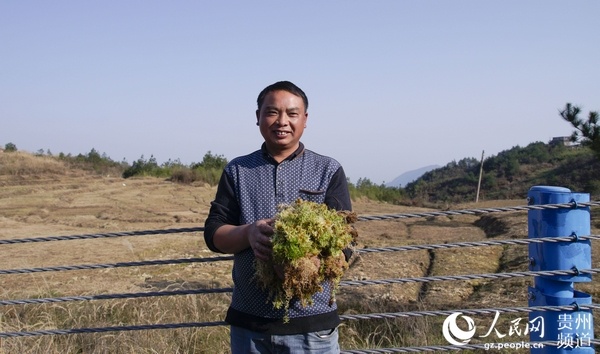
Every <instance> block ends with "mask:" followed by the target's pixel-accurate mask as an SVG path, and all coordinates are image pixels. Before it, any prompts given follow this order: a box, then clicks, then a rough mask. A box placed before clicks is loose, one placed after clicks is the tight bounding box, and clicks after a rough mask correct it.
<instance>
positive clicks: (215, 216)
mask: <svg viewBox="0 0 600 354" xmlns="http://www.w3.org/2000/svg"><path fill="white" fill-rule="evenodd" d="M239 220H240V207H239V204H238V201H237V198H236V196H235V192H234V189H233V183H232V181H231V179H230V178H229V176H228V175H227V173H225V172H223V174H222V175H221V179H220V180H219V186H218V187H217V194H216V195H215V200H214V201H212V202H211V203H210V211H209V213H208V217H207V218H206V221H205V222H204V241H205V242H206V245H207V246H208V248H209V249H210V250H211V251H213V252H219V253H224V252H222V251H221V250H219V249H218V248H217V247H216V246H215V243H214V240H213V238H214V235H215V231H217V229H218V228H219V227H221V226H223V225H239Z"/></svg>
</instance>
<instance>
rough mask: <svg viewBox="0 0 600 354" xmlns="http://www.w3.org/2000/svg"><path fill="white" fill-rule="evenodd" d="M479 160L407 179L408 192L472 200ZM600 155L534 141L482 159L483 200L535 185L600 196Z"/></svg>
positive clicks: (430, 199) (430, 198) (416, 197)
mask: <svg viewBox="0 0 600 354" xmlns="http://www.w3.org/2000/svg"><path fill="white" fill-rule="evenodd" d="M479 171H480V161H479V160H477V159H475V158H465V159H462V160H460V161H458V162H456V161H453V162H451V163H449V164H447V165H446V166H444V167H442V168H438V169H435V170H432V171H430V172H427V173H426V174H424V175H423V176H421V178H419V179H417V180H416V181H414V182H412V183H409V184H408V185H407V186H406V188H405V193H406V196H407V197H408V198H410V199H411V200H413V202H415V201H416V202H421V203H440V202H445V203H460V202H465V201H474V200H475V198H476V194H477V184H478V179H479ZM598 171H600V159H598V158H597V157H596V156H595V155H594V154H593V152H592V151H591V150H590V149H588V148H585V147H580V146H565V145H561V144H545V143H542V142H536V143H531V144H529V145H528V146H526V147H519V146H516V147H513V148H512V149H509V150H505V151H502V152H500V153H499V154H498V155H496V156H491V157H488V158H486V159H484V161H483V174H482V180H481V189H480V193H479V200H495V199H519V198H523V199H524V198H526V196H527V191H528V190H529V188H531V187H532V186H535V185H552V186H561V187H567V188H569V189H571V191H573V192H585V193H590V194H591V195H596V196H598V195H600V174H599V173H598Z"/></svg>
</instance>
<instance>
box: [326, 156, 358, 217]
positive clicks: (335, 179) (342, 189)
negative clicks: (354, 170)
mask: <svg viewBox="0 0 600 354" xmlns="http://www.w3.org/2000/svg"><path fill="white" fill-rule="evenodd" d="M325 204H326V205H327V206H328V207H330V208H332V209H335V210H348V211H351V210H352V202H351V201H350V192H349V191H348V180H347V179H346V173H344V169H343V168H342V167H341V166H340V168H338V170H337V171H335V173H334V174H333V176H332V177H331V181H330V182H329V186H328V187H327V191H326V192H325Z"/></svg>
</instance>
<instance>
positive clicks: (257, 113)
mask: <svg viewBox="0 0 600 354" xmlns="http://www.w3.org/2000/svg"><path fill="white" fill-rule="evenodd" d="M259 117H260V110H258V109H257V110H256V125H258V121H259Z"/></svg>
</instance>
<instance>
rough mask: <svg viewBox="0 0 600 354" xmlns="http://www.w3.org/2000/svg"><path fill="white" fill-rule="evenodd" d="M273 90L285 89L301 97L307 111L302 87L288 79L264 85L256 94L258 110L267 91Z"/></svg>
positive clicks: (306, 99)
mask: <svg viewBox="0 0 600 354" xmlns="http://www.w3.org/2000/svg"><path fill="white" fill-rule="evenodd" d="M273 91H287V92H289V93H291V94H293V95H296V96H298V97H300V98H302V101H304V111H308V98H307V97H306V94H305V93H304V91H302V89H301V88H300V87H298V86H296V85H294V84H293V83H291V82H289V81H278V82H276V83H274V84H271V85H269V86H267V87H265V88H264V89H263V90H262V91H261V92H260V94H258V98H257V99H256V104H257V105H258V110H259V111H260V107H262V104H263V101H264V100H265V97H266V96H267V94H268V93H269V92H273Z"/></svg>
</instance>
